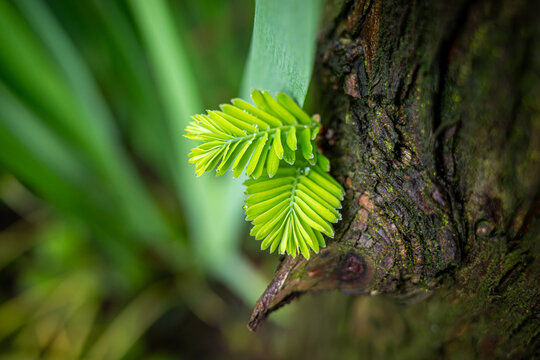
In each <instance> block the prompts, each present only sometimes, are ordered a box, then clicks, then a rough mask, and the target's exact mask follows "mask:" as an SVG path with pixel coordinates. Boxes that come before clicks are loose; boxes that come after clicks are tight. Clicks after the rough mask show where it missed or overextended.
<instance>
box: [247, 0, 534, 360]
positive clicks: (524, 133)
mask: <svg viewBox="0 0 540 360" xmlns="http://www.w3.org/2000/svg"><path fill="white" fill-rule="evenodd" d="M325 14H326V17H325V19H324V25H323V28H322V31H321V36H320V39H319V50H318V55H317V66H316V74H315V81H316V83H317V84H318V89H319V90H318V95H319V99H318V101H317V104H318V106H317V107H318V110H319V111H320V112H321V115H322V118H323V123H324V124H325V130H324V134H323V138H322V140H321V143H320V145H321V147H322V148H323V151H324V152H325V153H326V154H328V156H329V157H330V158H331V160H332V165H333V170H332V173H333V175H334V176H335V177H336V178H337V179H338V181H340V182H341V183H342V184H343V186H344V187H345V188H346V191H347V195H346V199H345V202H344V211H343V220H342V222H341V223H340V224H339V225H338V228H337V231H336V233H337V234H338V235H337V236H336V238H335V239H334V240H333V241H330V242H329V245H328V246H327V248H326V249H324V250H323V251H321V252H320V253H319V254H318V255H317V256H315V257H314V258H313V259H312V260H310V261H305V260H303V259H301V258H296V259H292V258H290V257H288V258H285V259H284V260H283V262H282V263H281V265H280V266H279V268H278V270H277V274H276V278H275V279H274V281H273V282H272V283H271V284H270V286H269V288H268V289H267V291H266V292H265V294H264V295H263V296H262V297H261V300H260V301H259V303H258V304H257V306H256V308H255V309H254V313H253V316H252V319H251V321H250V327H251V328H252V329H255V328H257V326H259V325H260V323H261V321H262V320H263V319H264V318H265V317H266V316H267V314H268V313H269V312H271V311H273V310H275V309H277V308H278V307H280V306H282V305H283V304H285V303H287V302H288V301H290V300H291V299H293V298H294V297H296V296H298V295H300V294H303V293H306V292H311V291H318V290H326V289H341V290H342V291H344V292H347V293H355V294H364V295H368V294H369V295H375V294H385V296H392V297H397V298H400V299H403V300H405V301H406V302H407V303H408V305H407V306H406V307H405V308H402V309H398V310H396V309H395V308H394V310H395V311H396V312H397V311H399V312H400V313H401V314H400V318H402V319H404V320H403V321H404V322H405V323H406V327H407V328H408V331H407V335H406V336H405V335H403V336H404V337H405V338H406V341H405V340H404V341H403V344H401V345H399V346H402V350H403V351H402V352H398V354H401V355H404V354H409V355H411V354H420V356H419V357H439V356H442V357H454V356H456V357H458V356H459V357H465V358H467V357H483V358H491V357H492V356H497V357H507V356H509V357H510V358H525V357H529V356H531V355H534V354H536V355H537V356H538V351H539V342H540V339H539V334H540V330H539V328H540V327H539V325H540V305H539V298H540V291H539V285H538V282H539V279H540V263H539V255H540V251H539V250H540V244H539V241H540V236H539V232H540V219H539V216H538V211H539V210H540V191H539V189H540V21H539V19H538V14H540V9H539V6H538V1H533V0H531V1H527V0H517V1H510V0H506V1H488V0H484V1H480V0H477V1H440V0H439V1H386V0H385V1H382V0H378V1H377V0H375V1H339V0H333V1H329V2H328V3H327V5H326V10H325ZM377 298H380V297H375V299H377ZM381 303H385V301H384V300H383V301H381ZM371 304H373V301H372V302H371ZM390 308H391V307H390ZM385 316H387V317H388V319H390V318H391V317H392V316H396V314H392V311H390V310H389V313H388V314H386V315H382V318H385ZM408 317H410V319H408ZM434 327H435V329H436V331H435V330H434ZM372 335H373V334H372ZM359 336H360V334H359ZM388 341H389V342H392V341H396V339H389V340H388ZM414 349H416V350H414ZM413 350H414V352H411V351H413ZM373 355H377V354H376V353H374V354H373ZM378 355H380V356H383V355H388V354H387V353H379V354H378ZM402 357H405V358H406V357H407V356H402Z"/></svg>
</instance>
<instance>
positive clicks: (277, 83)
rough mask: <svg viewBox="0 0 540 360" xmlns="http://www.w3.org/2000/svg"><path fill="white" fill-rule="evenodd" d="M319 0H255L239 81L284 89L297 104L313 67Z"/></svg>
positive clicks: (246, 91) (271, 89) (244, 92)
mask: <svg viewBox="0 0 540 360" xmlns="http://www.w3.org/2000/svg"><path fill="white" fill-rule="evenodd" d="M321 4H322V2H321V0H257V2H256V4H255V22H254V29H253V36H252V40H251V48H250V52H249V57H248V62H247V65H246V70H245V74H244V79H243V84H242V97H243V98H244V99H247V98H249V89H250V88H255V89H265V90H267V91H268V92H270V94H274V93H275V92H284V93H286V94H288V95H290V96H291V97H292V98H293V99H294V100H295V101H296V102H297V103H298V104H300V106H302V104H303V103H304V98H305V96H306V92H307V89H308V85H309V80H310V78H311V72H312V69H313V56H314V54H315V45H316V44H315V42H316V37H317V29H318V25H319V18H320V13H321Z"/></svg>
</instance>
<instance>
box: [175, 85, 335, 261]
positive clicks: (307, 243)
mask: <svg viewBox="0 0 540 360" xmlns="http://www.w3.org/2000/svg"><path fill="white" fill-rule="evenodd" d="M251 98H252V100H253V102H254V103H255V105H256V106H253V105H251V104H249V103H248V102H246V101H244V100H241V99H233V100H232V104H233V105H230V104H225V105H221V110H222V111H208V112H207V114H206V115H195V116H193V120H194V121H192V122H191V123H190V125H189V126H188V127H187V128H186V131H187V135H185V136H186V137H188V138H189V139H192V140H197V141H203V143H202V144H201V145H199V146H197V147H196V148H194V149H193V150H192V152H191V153H190V154H189V156H190V160H189V162H190V163H194V164H196V168H195V173H196V174H197V176H200V175H202V174H203V173H204V172H206V171H211V170H213V169H214V168H216V166H217V171H216V172H217V175H218V176H221V175H223V174H224V173H225V172H226V171H227V170H228V169H230V168H232V169H233V176H234V177H237V176H239V175H240V174H241V173H242V172H243V171H244V168H246V166H247V168H246V174H247V175H248V176H250V177H251V179H249V180H247V181H246V182H245V185H246V186H247V190H246V194H247V195H249V196H248V198H247V199H246V205H245V206H244V209H245V210H246V220H249V221H251V222H252V224H253V225H254V226H253V228H252V230H251V235H253V236H255V238H256V239H257V240H263V241H262V244H261V249H263V250H265V249H267V248H270V252H274V251H275V250H276V249H279V252H280V253H282V254H283V253H285V252H287V253H288V254H290V255H291V256H293V257H296V255H297V254H299V253H301V254H302V255H303V256H304V257H305V258H306V259H309V257H310V250H309V249H312V250H313V251H315V252H318V251H319V249H320V248H321V247H324V246H325V242H324V238H323V235H322V234H325V235H326V236H328V237H333V236H334V230H333V227H332V223H336V222H337V221H339V220H340V219H341V214H340V213H339V212H338V209H340V208H341V200H342V199H343V195H344V190H343V188H342V187H341V185H340V184H339V183H338V182H337V181H335V180H334V179H333V178H332V176H330V175H329V174H328V171H329V168H330V163H329V161H328V159H327V158H326V157H325V156H324V155H323V154H321V153H318V152H317V151H316V145H315V138H316V136H317V134H318V133H319V130H320V125H319V123H318V121H316V120H315V119H314V118H310V117H309V116H308V115H307V114H306V113H305V112H304V111H303V110H302V109H301V108H300V107H299V106H298V105H297V104H296V103H295V102H294V101H293V100H292V99H291V98H290V97H289V96H287V95H285V94H282V93H280V94H278V95H277V97H276V98H277V100H276V99H274V98H273V97H272V96H271V95H270V94H269V93H268V92H266V91H262V92H261V91H258V90H253V91H252V92H251ZM281 160H284V162H281ZM265 170H266V171H265Z"/></svg>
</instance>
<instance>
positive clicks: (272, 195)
mask: <svg viewBox="0 0 540 360" xmlns="http://www.w3.org/2000/svg"><path fill="white" fill-rule="evenodd" d="M315 166H317V165H315ZM315 166H310V165H308V164H305V163H303V164H295V165H293V166H287V165H284V166H282V167H280V168H279V170H278V171H277V172H276V174H275V177H274V178H272V179H270V177H263V178H261V179H258V180H253V179H252V180H248V181H246V183H245V184H246V186H247V189H246V193H247V194H248V195H249V196H248V198H247V199H246V201H245V203H246V204H245V206H244V209H245V210H246V215H247V217H246V220H249V221H252V224H253V225H254V226H253V228H252V230H251V235H253V236H255V239H257V240H263V241H262V243H261V249H263V250H264V249H267V248H268V247H270V252H273V251H274V250H276V249H277V248H278V247H279V251H280V252H281V253H284V252H287V253H288V254H289V255H291V256H293V257H295V256H296V255H297V254H302V256H304V257H305V258H306V259H309V257H310V249H311V250H313V251H315V252H318V251H319V249H320V247H323V246H324V239H323V237H322V235H321V232H322V233H324V234H325V235H327V236H329V237H332V236H333V234H334V230H333V228H332V223H335V222H337V221H338V220H339V219H341V215H340V214H339V212H338V211H337V208H339V207H341V204H340V202H339V200H338V201H337V203H336V202H335V201H334V202H333V205H331V204H329V203H328V202H327V201H325V200H324V199H323V198H321V197H320V196H319V195H317V194H316V193H315V192H313V191H311V190H310V189H308V187H307V186H306V185H305V184H306V183H309V182H313V181H312V180H310V179H309V177H310V175H311V174H312V173H314V172H315V170H314V169H313V168H314V167H315ZM325 175H328V174H325ZM311 176H312V175H311ZM318 176H324V175H320V174H318ZM328 176H330V175H328ZM325 179H326V177H325ZM328 183H330V182H329V181H328ZM325 185H327V184H325ZM331 186H332V191H334V190H335V189H334V186H335V184H333V183H332V184H331ZM318 191H327V189H326V188H325V187H319V189H318ZM328 194H330V196H332V199H334V200H335V199H336V198H335V197H333V195H332V193H330V192H328ZM336 205H337V206H336Z"/></svg>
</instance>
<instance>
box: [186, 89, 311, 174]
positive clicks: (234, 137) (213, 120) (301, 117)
mask: <svg viewBox="0 0 540 360" xmlns="http://www.w3.org/2000/svg"><path fill="white" fill-rule="evenodd" d="M251 98H252V100H253V102H254V104H255V106H254V105H251V104H250V103H248V102H246V101H244V100H242V99H233V100H232V104H224V105H221V106H220V107H221V111H208V112H207V114H200V115H195V116H193V117H192V119H193V121H192V122H190V125H189V126H188V127H187V128H186V132H187V134H186V135H185V136H186V137H187V138H189V139H192V140H197V141H202V142H203V143H202V144H200V145H199V146H197V147H196V148H194V149H193V150H192V152H191V153H190V154H189V157H190V159H189V162H190V163H193V164H196V167H195V174H196V175H197V176H200V175H202V174H203V173H205V172H207V171H212V170H213V169H214V168H216V167H217V170H216V173H217V175H218V176H221V175H223V174H224V173H225V172H226V171H227V170H228V169H230V168H232V170H233V176H234V177H238V176H239V175H240V174H242V172H243V171H244V169H246V175H248V176H251V177H253V178H254V179H257V178H259V177H260V176H262V175H263V174H264V173H265V170H266V174H267V175H268V176H269V177H272V176H274V175H275V174H276V172H277V171H278V168H279V166H280V161H281V160H284V161H285V162H287V163H288V164H294V163H295V161H296V150H297V149H299V150H300V152H299V153H300V154H301V157H302V158H303V159H305V160H306V161H308V162H309V163H310V164H315V163H316V157H317V152H316V150H315V143H314V140H315V137H316V136H317V134H318V132H319V128H320V127H319V123H318V122H317V121H316V120H315V119H314V118H311V117H309V116H308V115H307V114H306V113H305V112H304V111H303V110H302V109H301V108H300V107H299V106H298V105H297V104H296V103H295V102H294V101H293V100H292V99H291V98H290V97H289V96H287V95H285V94H281V93H280V94H278V95H277V97H276V99H274V98H273V97H272V96H271V95H270V94H269V93H268V92H266V91H258V90H253V91H252V92H251Z"/></svg>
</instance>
